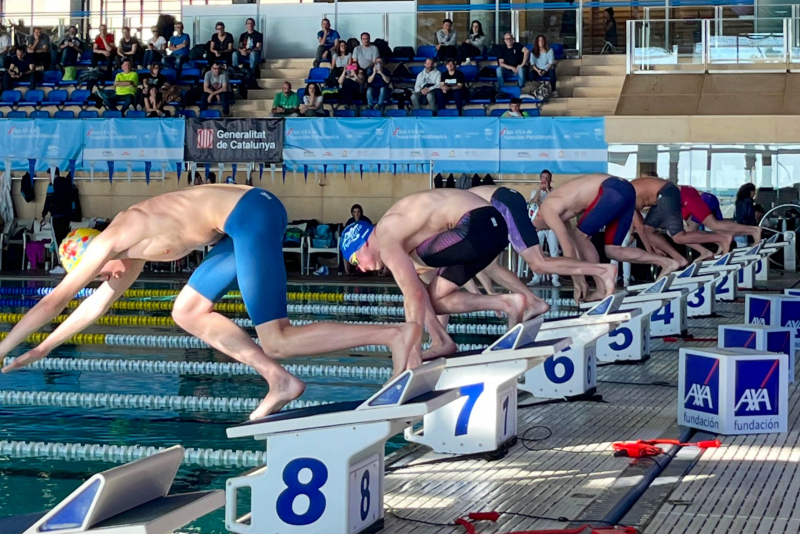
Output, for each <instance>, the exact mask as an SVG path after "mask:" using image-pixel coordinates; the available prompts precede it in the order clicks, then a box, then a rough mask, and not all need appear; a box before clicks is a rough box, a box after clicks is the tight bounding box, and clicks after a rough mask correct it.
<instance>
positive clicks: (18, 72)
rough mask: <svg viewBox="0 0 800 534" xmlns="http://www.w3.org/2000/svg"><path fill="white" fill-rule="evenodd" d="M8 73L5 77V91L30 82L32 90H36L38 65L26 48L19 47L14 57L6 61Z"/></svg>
mask: <svg viewBox="0 0 800 534" xmlns="http://www.w3.org/2000/svg"><path fill="white" fill-rule="evenodd" d="M6 69H7V70H6V72H5V74H4V75H3V89H4V90H11V89H13V88H14V86H15V85H16V84H18V83H19V82H29V83H30V88H31V89H36V65H34V64H33V61H32V60H31V58H30V54H28V52H27V50H26V49H25V47H22V46H18V47H17V48H16V49H15V52H14V55H13V56H11V57H10V58H9V59H8V60H7V61H6Z"/></svg>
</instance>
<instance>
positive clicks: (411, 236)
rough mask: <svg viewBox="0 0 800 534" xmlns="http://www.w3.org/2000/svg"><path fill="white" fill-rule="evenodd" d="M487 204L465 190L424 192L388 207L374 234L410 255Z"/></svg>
mask: <svg viewBox="0 0 800 534" xmlns="http://www.w3.org/2000/svg"><path fill="white" fill-rule="evenodd" d="M488 205H489V203H488V202H486V201H485V200H483V199H482V198H480V197H478V196H477V195H473V194H472V193H470V192H468V191H465V190H463V191H462V190H460V189H435V190H432V191H421V192H419V193H414V194H413V195H409V196H407V197H405V198H403V199H401V200H399V201H398V202H397V203H395V205H394V206H392V207H391V208H389V211H387V212H386V214H385V215H384V216H383V217H381V220H380V221H379V222H378V225H377V227H376V230H375V233H376V235H377V237H378V239H381V240H382V239H392V240H395V241H399V242H401V243H402V244H403V248H404V249H405V251H406V252H409V253H411V252H412V251H414V249H416V248H417V246H418V245H419V244H420V243H422V242H423V241H425V240H426V239H429V238H431V237H433V236H435V235H436V234H439V233H441V232H444V231H445V230H449V229H451V228H453V227H454V226H456V225H457V224H458V221H459V220H460V219H461V217H463V216H464V214H466V213H467V212H469V211H472V210H474V209H477V208H483V207H486V206H488Z"/></svg>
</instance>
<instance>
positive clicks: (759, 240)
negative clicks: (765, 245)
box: [753, 226, 763, 243]
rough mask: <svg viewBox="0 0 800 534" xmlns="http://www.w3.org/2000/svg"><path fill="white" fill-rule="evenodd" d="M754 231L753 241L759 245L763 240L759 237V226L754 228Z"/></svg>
mask: <svg viewBox="0 0 800 534" xmlns="http://www.w3.org/2000/svg"><path fill="white" fill-rule="evenodd" d="M756 231H757V233H756V235H755V237H754V238H753V241H754V242H755V243H760V242H761V239H763V238H762V237H761V227H760V226H756Z"/></svg>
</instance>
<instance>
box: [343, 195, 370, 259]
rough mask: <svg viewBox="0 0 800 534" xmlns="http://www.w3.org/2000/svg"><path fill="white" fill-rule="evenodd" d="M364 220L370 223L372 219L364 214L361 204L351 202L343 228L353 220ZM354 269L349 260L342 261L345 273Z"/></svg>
mask: <svg viewBox="0 0 800 534" xmlns="http://www.w3.org/2000/svg"><path fill="white" fill-rule="evenodd" d="M358 221H362V222H366V223H369V224H372V221H371V220H370V218H369V217H367V216H366V215H364V208H362V207H361V204H353V207H352V208H350V218H349V219H347V222H346V223H345V224H344V226H345V228H347V227H348V226H350V225H351V224H353V223H354V222H358ZM353 271H356V268H355V267H354V266H353V265H352V264H351V263H350V262H349V261H345V262H344V272H345V274H348V275H349V274H350V273H351V272H353Z"/></svg>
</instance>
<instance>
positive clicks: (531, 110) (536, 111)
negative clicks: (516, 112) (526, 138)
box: [520, 108, 542, 117]
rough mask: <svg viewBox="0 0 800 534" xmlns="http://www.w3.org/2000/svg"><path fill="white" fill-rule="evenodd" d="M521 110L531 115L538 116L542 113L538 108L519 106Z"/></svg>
mask: <svg viewBox="0 0 800 534" xmlns="http://www.w3.org/2000/svg"><path fill="white" fill-rule="evenodd" d="M520 109H522V111H527V112H528V115H530V116H531V117H540V116H541V115H542V110H540V109H539V108H520Z"/></svg>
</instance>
